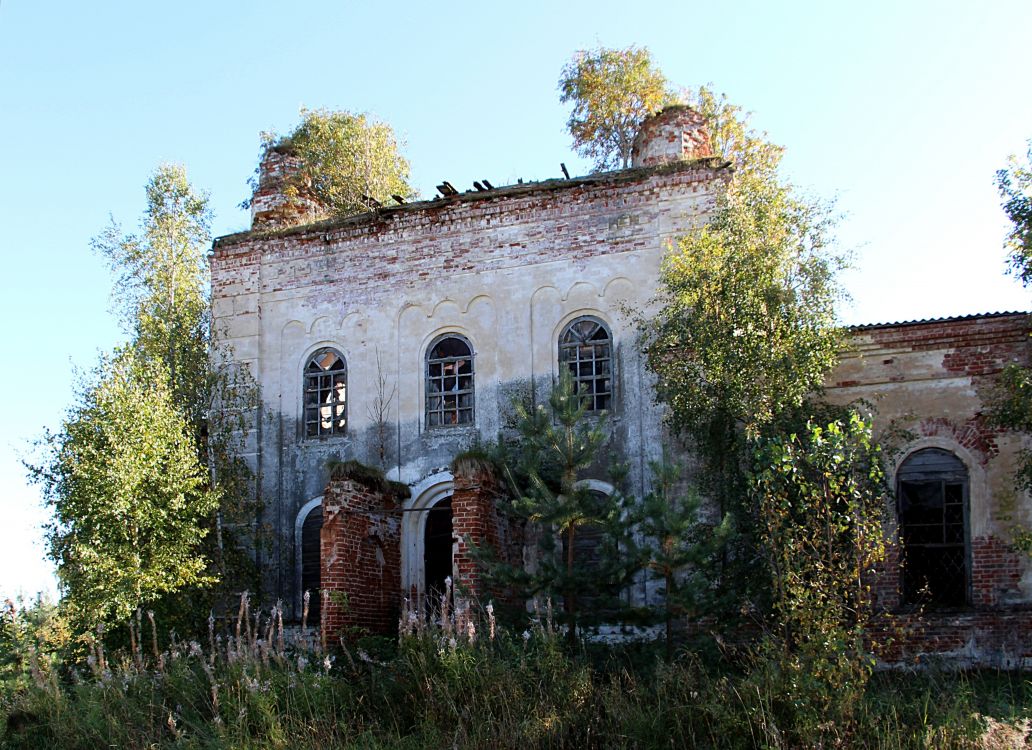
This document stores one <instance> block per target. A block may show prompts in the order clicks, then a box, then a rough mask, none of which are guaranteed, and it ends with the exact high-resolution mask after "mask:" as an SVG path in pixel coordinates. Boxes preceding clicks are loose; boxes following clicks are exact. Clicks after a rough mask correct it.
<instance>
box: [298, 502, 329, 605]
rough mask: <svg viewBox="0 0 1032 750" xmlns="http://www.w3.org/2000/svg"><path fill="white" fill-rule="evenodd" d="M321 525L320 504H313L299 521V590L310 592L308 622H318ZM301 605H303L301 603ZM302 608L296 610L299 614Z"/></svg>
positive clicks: (320, 587) (320, 591)
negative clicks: (300, 521)
mask: <svg viewBox="0 0 1032 750" xmlns="http://www.w3.org/2000/svg"><path fill="white" fill-rule="evenodd" d="M322 525H323V512H322V504H321V503H319V504H317V505H315V506H314V507H313V508H312V509H311V510H309V511H308V514H307V515H306V516H304V520H303V521H302V523H301V534H300V537H301V539H300V543H301V590H300V592H299V596H300V597H303V596H304V594H305V592H306V591H308V592H309V593H310V594H311V597H310V600H309V605H308V622H309V623H317V622H319V611H320V607H319V605H320V603H321V602H322V554H321V553H322V549H321V539H320V532H321V531H322ZM302 606H303V605H302ZM301 611H302V610H300V609H299V610H298V615H299V616H300V614H301Z"/></svg>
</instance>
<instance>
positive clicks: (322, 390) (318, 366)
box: [303, 346, 348, 439]
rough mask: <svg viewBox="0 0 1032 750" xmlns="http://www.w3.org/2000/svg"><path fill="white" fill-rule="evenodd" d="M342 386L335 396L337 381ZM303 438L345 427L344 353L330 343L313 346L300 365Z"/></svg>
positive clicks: (342, 432) (324, 435) (336, 432)
mask: <svg viewBox="0 0 1032 750" xmlns="http://www.w3.org/2000/svg"><path fill="white" fill-rule="evenodd" d="M338 384H340V385H342V386H343V395H342V396H338V393H337V385H338ZM303 398H304V424H303V432H304V437H305V438H312V439H317V438H327V437H334V436H339V435H345V434H347V430H348V364H347V360H345V359H344V355H343V354H341V353H340V352H339V351H337V350H336V349H334V348H333V347H329V346H326V347H323V348H321V349H318V350H316V351H315V352H314V353H313V354H312V356H310V357H309V358H308V360H307V361H306V363H305V369H304V387H303Z"/></svg>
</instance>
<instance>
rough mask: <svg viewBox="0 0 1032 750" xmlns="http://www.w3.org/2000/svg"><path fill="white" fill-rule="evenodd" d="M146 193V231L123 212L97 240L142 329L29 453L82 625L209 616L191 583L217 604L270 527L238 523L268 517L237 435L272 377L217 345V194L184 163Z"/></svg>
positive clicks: (66, 589) (245, 572)
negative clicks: (212, 198) (238, 365)
mask: <svg viewBox="0 0 1032 750" xmlns="http://www.w3.org/2000/svg"><path fill="white" fill-rule="evenodd" d="M146 195H147V209H146V211H145V213H144V216H143V219H142V221H141V226H140V231H139V233H138V234H123V233H122V230H121V228H120V227H119V226H118V225H116V224H112V225H111V226H110V227H109V228H108V229H107V230H105V231H104V232H103V233H102V234H101V235H100V236H99V237H97V238H96V239H95V240H94V243H93V245H94V249H95V250H96V251H97V252H99V253H100V254H102V255H103V256H104V257H105V258H106V259H107V260H108V261H109V263H110V264H111V268H112V271H113V273H114V274H115V277H116V283H115V288H114V292H113V295H112V297H113V299H114V306H115V310H116V312H117V313H118V314H119V316H120V318H121V320H122V323H123V327H124V330H125V332H126V334H127V336H128V342H127V343H126V344H125V345H124V346H123V347H120V348H118V349H116V350H115V352H114V353H112V354H111V355H107V356H104V357H102V358H101V362H100V364H99V365H98V367H97V368H96V369H95V370H94V371H93V372H92V373H90V374H89V375H88V376H86V377H85V378H83V379H82V381H81V382H80V383H79V387H78V392H77V393H76V403H74V404H73V405H72V406H70V408H69V410H68V412H67V415H66V417H65V420H64V422H63V424H62V426H61V428H60V429H59V430H58V431H56V432H54V433H48V434H47V435H45V436H44V438H43V439H42V440H41V441H40V443H39V446H38V447H39V449H40V457H39V459H38V461H37V462H36V463H34V464H32V465H30V466H29V467H28V468H29V473H30V477H31V479H32V480H33V481H35V482H36V483H38V484H39V485H40V487H41V488H42V490H43V495H44V498H45V499H46V501H47V502H48V503H49V504H50V506H51V508H52V510H53V513H54V518H53V522H52V524H51V525H50V527H49V529H48V536H49V542H50V554H51V557H52V558H53V559H54V561H55V562H56V563H57V572H58V577H59V580H60V583H61V589H62V603H63V605H64V606H65V607H66V610H67V611H66V612H65V615H66V617H67V622H68V624H69V626H70V627H71V628H72V630H73V633H74V635H76V636H77V637H80V638H81V637H82V636H84V635H85V634H86V633H90V632H93V631H94V629H95V628H96V627H97V625H98V624H103V625H107V626H108V627H112V626H114V625H115V624H116V623H121V622H124V621H125V618H126V616H127V614H128V613H129V612H132V611H133V610H135V609H136V608H138V607H149V608H153V609H156V610H157V611H159V612H160V613H162V614H163V615H165V616H166V617H167V618H168V619H167V620H166V621H169V620H170V619H172V618H173V617H176V618H178V619H176V621H175V626H176V627H177V628H179V629H180V632H187V631H188V630H190V629H196V628H197V627H198V625H199V623H198V622H197V621H196V619H194V620H191V619H190V618H189V617H186V616H185V615H184V614H183V613H185V612H188V611H190V608H188V607H184V606H183V605H182V600H179V599H177V597H179V596H183V597H188V598H189V599H190V600H191V601H192V602H197V601H198V600H199V599H200V597H202V596H204V597H205V600H206V601H207V602H208V604H209V606H214V605H215V604H216V603H217V601H218V600H219V598H220V596H223V595H224V594H225V592H226V591H227V590H230V591H239V590H240V589H242V588H246V587H247V582H248V581H249V580H250V576H251V574H252V566H251V563H250V560H249V558H248V556H247V554H246V553H245V552H244V551H243V545H244V543H245V542H246V543H247V544H251V545H253V544H254V542H255V540H254V538H253V537H252V536H250V535H248V534H238V533H235V532H236V530H237V529H242V530H249V529H252V528H253V523H252V522H253V519H254V506H253V500H252V499H251V497H252V495H251V493H250V481H251V475H250V472H249V471H248V470H247V468H246V466H245V465H244V464H243V462H242V461H241V460H240V459H239V458H238V455H239V450H238V446H237V444H236V441H237V439H238V436H239V435H240V434H241V429H242V428H243V427H244V424H243V416H242V415H243V414H244V413H246V412H247V410H248V409H249V408H251V407H252V406H253V404H254V402H255V399H256V397H257V389H256V387H255V386H254V384H253V381H251V380H250V378H249V377H248V376H247V374H246V373H243V372H240V371H238V370H237V369H235V368H232V367H229V366H224V365H223V362H225V361H226V359H227V358H226V357H225V356H224V353H221V352H219V351H218V349H217V347H216V348H214V349H213V346H214V343H215V341H214V337H213V335H212V329H211V326H212V320H211V314H210V310H209V291H208V273H207V256H206V253H207V248H208V243H209V242H210V239H211V237H210V231H209V227H210V220H211V217H210V211H209V209H208V200H207V196H205V195H203V194H200V193H197V192H196V191H194V190H193V188H192V187H191V186H190V183H189V181H188V180H187V177H186V173H185V171H184V170H183V168H182V167H179V166H176V165H163V166H161V167H159V168H158V169H157V170H156V171H155V172H154V174H153V175H152V176H151V179H150V180H149V181H148V183H147V186H146ZM216 583H220V584H221V586H222V588H219V587H218V586H215V585H214V584H216ZM80 643H81V641H80Z"/></svg>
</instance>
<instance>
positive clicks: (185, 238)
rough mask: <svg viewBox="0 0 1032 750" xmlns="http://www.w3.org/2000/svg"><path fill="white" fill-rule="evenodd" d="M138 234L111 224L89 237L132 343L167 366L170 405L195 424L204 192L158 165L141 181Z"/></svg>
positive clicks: (202, 363)
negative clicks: (105, 266) (108, 273)
mask: <svg viewBox="0 0 1032 750" xmlns="http://www.w3.org/2000/svg"><path fill="white" fill-rule="evenodd" d="M145 189H146V194H147V209H146V212H145V214H144V217H143V221H142V222H141V226H140V232H139V234H127V235H123V234H122V230H121V227H119V226H118V225H117V224H115V223H112V224H111V225H110V226H109V227H108V228H107V229H106V230H104V231H103V232H102V233H101V234H100V235H99V236H98V237H96V238H95V239H94V240H93V249H94V250H95V251H96V252H98V253H100V254H101V255H103V256H104V257H105V258H106V259H107V260H108V263H109V264H110V266H111V270H112V273H113V274H114V275H115V286H114V289H113V292H112V297H113V298H114V300H115V305H116V308H117V312H118V314H119V317H120V318H121V320H122V324H123V327H124V328H125V330H126V333H128V334H129V335H130V337H131V339H132V342H133V343H132V346H133V348H134V349H135V350H136V351H137V352H138V353H140V354H141V355H142V356H144V357H146V358H148V359H153V360H157V361H160V362H162V363H163V364H164V366H165V368H166V369H167V371H168V375H169V379H170V382H171V386H172V397H173V401H174V403H175V405H176V406H177V407H178V408H180V409H183V410H186V411H187V412H188V415H189V418H190V420H191V422H192V423H193V424H194V425H195V426H197V425H200V424H201V422H202V420H203V419H204V418H205V416H206V414H207V411H208V406H209V404H210V401H211V396H210V391H211V383H210V378H209V376H208V344H209V328H210V323H211V321H210V316H209V314H208V313H209V308H208V297H207V285H208V262H207V249H208V247H209V245H210V244H211V209H210V208H209V207H208V196H207V195H204V194H199V193H197V192H195V191H194V190H193V188H192V187H191V186H190V183H189V181H188V180H187V177H186V170H185V169H184V168H183V167H182V166H180V165H176V164H165V165H162V166H160V167H159V168H158V169H157V170H156V171H155V172H154V174H153V175H152V176H151V178H150V180H148V182H147V185H146V188H145Z"/></svg>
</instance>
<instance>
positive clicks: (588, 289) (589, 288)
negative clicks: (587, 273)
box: [562, 279, 605, 302]
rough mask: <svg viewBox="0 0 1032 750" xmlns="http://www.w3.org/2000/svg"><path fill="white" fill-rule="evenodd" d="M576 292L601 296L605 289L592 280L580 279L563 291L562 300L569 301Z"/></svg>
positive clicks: (589, 295) (590, 295)
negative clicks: (601, 288)
mask: <svg viewBox="0 0 1032 750" xmlns="http://www.w3.org/2000/svg"><path fill="white" fill-rule="evenodd" d="M575 294H584V295H585V296H586V297H601V296H602V295H604V294H605V291H603V290H600V289H599V288H598V287H597V286H595V285H594V284H593V283H591V282H590V281H584V280H583V279H582V280H579V281H575V282H573V283H572V284H570V287H569V288H568V289H567V290H566V291H565V292H563V295H562V301H563V302H567V301H568V300H569V299H570V297H572V296H573V295H575Z"/></svg>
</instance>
